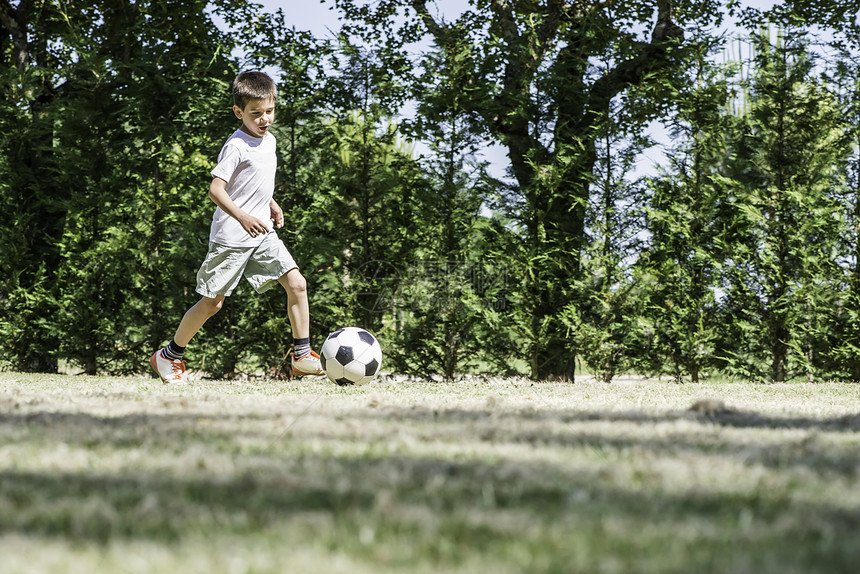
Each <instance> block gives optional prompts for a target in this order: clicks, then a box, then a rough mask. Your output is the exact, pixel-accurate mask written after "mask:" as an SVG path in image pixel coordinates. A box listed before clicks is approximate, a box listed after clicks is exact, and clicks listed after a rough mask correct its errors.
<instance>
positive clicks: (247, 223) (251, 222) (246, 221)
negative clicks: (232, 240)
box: [238, 213, 269, 237]
mask: <svg viewBox="0 0 860 574" xmlns="http://www.w3.org/2000/svg"><path fill="white" fill-rule="evenodd" d="M238 219H239V223H240V224H241V225H242V229H244V230H245V231H246V232H247V233H248V235H250V236H251V237H257V236H258V235H265V234H267V233H268V232H269V226H268V225H266V223H265V222H263V221H261V220H259V219H257V218H256V217H251V216H250V215H248V214H247V213H246V214H243V217H241V218H238Z"/></svg>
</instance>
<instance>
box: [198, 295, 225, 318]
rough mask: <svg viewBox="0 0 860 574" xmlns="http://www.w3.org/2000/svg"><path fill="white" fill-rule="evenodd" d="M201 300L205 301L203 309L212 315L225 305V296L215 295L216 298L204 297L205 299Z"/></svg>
mask: <svg viewBox="0 0 860 574" xmlns="http://www.w3.org/2000/svg"><path fill="white" fill-rule="evenodd" d="M201 302H202V303H203V309H204V310H205V311H206V313H208V314H209V315H210V316H211V315H214V314H215V313H217V312H218V311H220V310H221V307H223V306H224V298H223V297H215V298H210V297H204V298H203V299H201Z"/></svg>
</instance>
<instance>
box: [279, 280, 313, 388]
mask: <svg viewBox="0 0 860 574" xmlns="http://www.w3.org/2000/svg"><path fill="white" fill-rule="evenodd" d="M278 283H280V284H281V285H282V286H283V287H284V290H285V291H286V292H287V315H288V316H289V318H290V328H291V329H292V331H293V358H292V361H291V364H292V371H293V374H294V375H297V376H302V375H322V374H323V370H322V365H321V364H320V359H319V355H317V354H316V353H315V352H313V351H311V348H310V332H311V328H310V310H309V305H308V284H307V281H306V280H305V278H304V276H303V275H302V274H301V272H300V271H299V269H298V267H293V268H292V269H290V270H289V271H287V272H286V273H284V274H283V275H281V277H279V278H278Z"/></svg>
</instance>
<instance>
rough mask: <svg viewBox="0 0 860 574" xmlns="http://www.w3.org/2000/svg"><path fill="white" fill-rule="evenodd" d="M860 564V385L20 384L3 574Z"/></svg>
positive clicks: (11, 396) (6, 467)
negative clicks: (340, 385) (346, 385)
mask: <svg viewBox="0 0 860 574" xmlns="http://www.w3.org/2000/svg"><path fill="white" fill-rule="evenodd" d="M858 568H860V385H854V384H836V383H833V384H830V383H827V384H817V385H808V384H785V385H760V384H741V383H719V384H717V383H713V384H710V383H709V384H700V385H678V384H674V383H669V382H666V381H663V382H660V381H637V380H627V381H625V380H621V381H618V382H616V383H613V384H611V385H604V384H599V383H594V382H588V381H581V382H577V383H575V384H558V383H532V382H529V381H526V380H506V381H488V380H481V379H474V380H467V381H461V382H458V383H457V384H452V385H445V384H439V383H432V382H428V381H419V380H397V381H395V380H393V379H381V380H379V381H377V382H376V383H374V384H373V385H370V386H368V387H363V388H357V389H340V388H338V387H336V386H334V385H332V384H330V383H328V382H326V381H324V380H322V379H319V380H305V381H302V382H278V381H244V382H235V381H233V382H227V381H206V380H203V381H198V382H196V383H194V384H193V385H191V386H187V387H168V386H164V385H162V384H160V383H157V382H155V381H154V380H153V379H144V378H101V377H99V378H87V377H72V376H48V375H22V374H15V373H0V572H2V573H3V574H7V573H17V572H50V573H52V574H53V573H63V572H74V573H88V574H89V573H94V572H97V573H112V572H141V573H143V572H145V573H154V572H157V573H159V574H161V573H172V572H182V573H195V572H199V573H206V574H210V573H222V572H223V573H246V572H247V573H251V572H254V573H269V572H272V573H282V572H297V573H303V572H308V573H329V572H344V573H363V572H367V573H370V572H373V573H379V572H428V573H429V572H432V573H438V572H445V573H448V572H451V573H453V572H476V573H493V574H495V573H505V572H524V573H539V572H559V573H576V572H582V573H601V572H618V573H635V572H654V573H667V572H679V573H681V572H683V573H701V572H734V573H745V572H749V573H768V572H774V573H776V572H779V573H780V574H783V573H792V572H796V573H811V572H822V573H838V572H857V571H858Z"/></svg>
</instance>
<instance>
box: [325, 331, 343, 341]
mask: <svg viewBox="0 0 860 574" xmlns="http://www.w3.org/2000/svg"><path fill="white" fill-rule="evenodd" d="M344 331H345V329H338V330H337V331H335V332H334V333H331V334H329V336H328V338H329V339H336V338H337V336H338V335H340V334H341V333H343V332H344Z"/></svg>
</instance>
